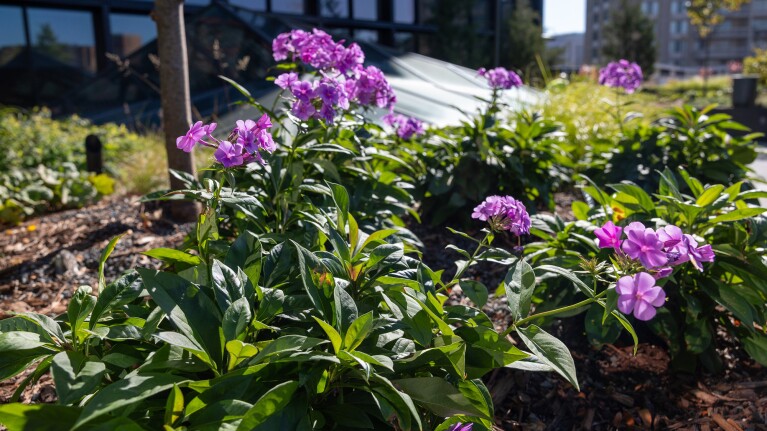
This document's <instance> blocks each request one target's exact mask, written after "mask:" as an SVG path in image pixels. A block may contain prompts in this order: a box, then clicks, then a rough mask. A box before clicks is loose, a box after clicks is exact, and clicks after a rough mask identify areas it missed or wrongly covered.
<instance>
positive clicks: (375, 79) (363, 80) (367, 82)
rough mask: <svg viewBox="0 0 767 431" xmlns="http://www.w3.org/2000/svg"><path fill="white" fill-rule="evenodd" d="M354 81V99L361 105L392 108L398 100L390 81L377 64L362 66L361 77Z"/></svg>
mask: <svg viewBox="0 0 767 431" xmlns="http://www.w3.org/2000/svg"><path fill="white" fill-rule="evenodd" d="M354 83H355V84H354V91H353V94H354V99H355V100H356V101H357V102H358V103H359V104H360V105H366V106H370V105H373V104H375V105H376V106H378V107H379V108H388V109H391V108H392V107H393V106H394V104H395V103H396V102H397V97H396V95H395V94H394V90H393V89H392V88H391V85H389V81H387V80H386V77H385V76H384V74H383V72H382V71H381V69H379V68H377V67H375V66H368V67H366V68H364V69H363V68H360V69H359V77H358V78H357V79H356V80H355V81H354Z"/></svg>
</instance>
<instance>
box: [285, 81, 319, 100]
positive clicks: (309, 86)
mask: <svg viewBox="0 0 767 431" xmlns="http://www.w3.org/2000/svg"><path fill="white" fill-rule="evenodd" d="M290 92H291V93H292V94H293V96H295V98H296V99H298V100H301V101H303V102H309V101H310V100H311V99H312V98H314V96H315V95H316V91H315V88H314V83H313V82H309V81H296V82H294V83H293V84H291V85H290Z"/></svg>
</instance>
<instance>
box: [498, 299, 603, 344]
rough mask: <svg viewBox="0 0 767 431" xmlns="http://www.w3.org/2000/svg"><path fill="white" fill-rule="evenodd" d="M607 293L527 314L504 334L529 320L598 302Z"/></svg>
mask: <svg viewBox="0 0 767 431" xmlns="http://www.w3.org/2000/svg"><path fill="white" fill-rule="evenodd" d="M606 294H607V291H606V290H605V291H602V292H601V293H600V294H598V295H596V296H593V297H591V298H586V299H584V300H583V301H581V302H577V303H575V304H572V305H567V306H564V307H562V308H556V309H554V310H549V311H542V312H540V313H537V314H533V315H530V316H527V317H525V318H524V319H521V320H518V321H516V322H514V324H512V325H511V326H509V328H508V329H506V330H505V331H503V335H504V336H505V335H509V334H510V333H511V331H513V330H515V329H517V327H519V326H522V325H524V324H526V323H529V322H531V321H533V320H535V319H540V318H542V317H548V316H554V315H557V314H560V313H565V312H567V311H572V310H577V309H579V308H581V307H584V306H586V305H589V304H592V303H594V302H596V301H597V300H598V299H599V298H601V297H603V296H605V295H606Z"/></svg>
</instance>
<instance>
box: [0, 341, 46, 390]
mask: <svg viewBox="0 0 767 431" xmlns="http://www.w3.org/2000/svg"><path fill="white" fill-rule="evenodd" d="M48 346H49V344H48V343H47V342H46V341H44V340H41V339H40V334H37V333H34V332H23V331H14V332H3V333H0V381H3V380H6V379H8V378H11V377H13V376H15V375H16V374H18V373H20V372H22V371H24V370H25V369H26V368H27V367H28V366H29V364H31V363H32V362H34V361H36V360H38V359H40V358H42V357H43V356H46V355H50V354H52V353H55V350H53V349H52V348H50V347H48Z"/></svg>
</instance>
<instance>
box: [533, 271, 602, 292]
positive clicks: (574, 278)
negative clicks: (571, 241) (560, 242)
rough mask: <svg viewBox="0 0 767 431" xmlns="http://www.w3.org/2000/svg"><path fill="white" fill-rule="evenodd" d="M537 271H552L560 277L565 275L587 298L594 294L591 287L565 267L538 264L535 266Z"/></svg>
mask: <svg viewBox="0 0 767 431" xmlns="http://www.w3.org/2000/svg"><path fill="white" fill-rule="evenodd" d="M536 269H537V270H538V271H543V272H552V273H554V274H557V275H561V276H562V277H565V278H566V279H568V280H570V281H572V282H573V284H574V285H575V287H577V288H578V290H580V291H581V293H583V294H584V295H586V296H588V297H589V298H591V297H593V296H594V292H592V290H591V288H590V287H589V286H587V285H586V283H584V282H583V281H581V279H579V278H578V277H577V276H576V275H575V274H574V273H573V272H572V271H570V270H569V269H565V268H560V267H558V266H554V265H540V266H538V267H536Z"/></svg>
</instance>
